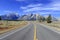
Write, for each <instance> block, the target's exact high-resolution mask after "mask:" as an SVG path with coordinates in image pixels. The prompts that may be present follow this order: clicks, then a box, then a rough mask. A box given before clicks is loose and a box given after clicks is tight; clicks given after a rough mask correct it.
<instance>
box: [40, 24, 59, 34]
mask: <svg viewBox="0 0 60 40" xmlns="http://www.w3.org/2000/svg"><path fill="white" fill-rule="evenodd" d="M40 25H42V26H44V27H46V26H47V25H44V24H40ZM49 27H50V26H48V27H46V28H48V29H50V30H52V31H53V32H56V33H58V34H60V32H58V31H57V30H55V29H53V28H49Z"/></svg>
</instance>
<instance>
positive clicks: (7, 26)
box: [0, 21, 27, 34]
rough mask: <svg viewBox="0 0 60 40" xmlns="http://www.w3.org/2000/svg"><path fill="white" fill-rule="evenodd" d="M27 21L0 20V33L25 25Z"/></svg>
mask: <svg viewBox="0 0 60 40" xmlns="http://www.w3.org/2000/svg"><path fill="white" fill-rule="evenodd" d="M26 24H27V22H25V21H8V22H7V21H0V34H2V33H5V32H8V31H11V30H14V29H18V28H21V27H23V26H25V25H26Z"/></svg>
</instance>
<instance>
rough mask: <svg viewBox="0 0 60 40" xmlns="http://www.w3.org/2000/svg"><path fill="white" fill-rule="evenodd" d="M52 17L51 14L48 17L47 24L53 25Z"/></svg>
mask: <svg viewBox="0 0 60 40" xmlns="http://www.w3.org/2000/svg"><path fill="white" fill-rule="evenodd" d="M51 20H52V17H51V14H49V16H48V17H47V23H51V22H52V21H51Z"/></svg>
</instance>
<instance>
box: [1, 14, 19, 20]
mask: <svg viewBox="0 0 60 40" xmlns="http://www.w3.org/2000/svg"><path fill="white" fill-rule="evenodd" d="M1 17H2V20H17V19H18V17H19V15H17V14H15V13H10V14H6V15H2V16H1Z"/></svg>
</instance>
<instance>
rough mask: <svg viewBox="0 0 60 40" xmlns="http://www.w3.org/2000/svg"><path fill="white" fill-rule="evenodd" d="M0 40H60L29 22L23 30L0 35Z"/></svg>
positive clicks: (44, 28) (43, 28)
mask: <svg viewBox="0 0 60 40" xmlns="http://www.w3.org/2000/svg"><path fill="white" fill-rule="evenodd" d="M0 40H60V34H58V33H56V32H54V31H52V30H50V29H48V28H46V27H44V26H43V25H40V24H39V23H35V22H30V24H29V25H27V26H26V27H24V28H22V29H21V28H19V29H18V30H13V31H10V32H7V33H5V34H3V35H0Z"/></svg>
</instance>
